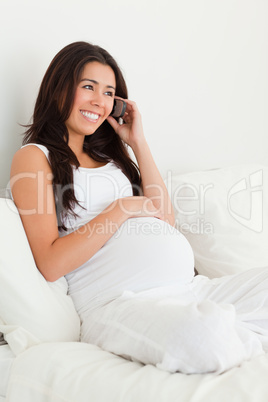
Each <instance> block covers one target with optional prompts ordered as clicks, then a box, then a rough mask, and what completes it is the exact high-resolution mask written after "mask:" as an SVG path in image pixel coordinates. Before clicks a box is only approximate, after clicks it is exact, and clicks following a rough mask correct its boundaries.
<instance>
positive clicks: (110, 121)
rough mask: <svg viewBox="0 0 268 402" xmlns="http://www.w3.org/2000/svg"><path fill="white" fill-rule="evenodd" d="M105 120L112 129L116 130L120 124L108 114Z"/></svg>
mask: <svg viewBox="0 0 268 402" xmlns="http://www.w3.org/2000/svg"><path fill="white" fill-rule="evenodd" d="M107 121H108V123H109V124H110V125H111V126H112V127H113V129H114V131H115V132H117V130H118V128H119V127H120V124H119V123H118V122H117V121H116V120H115V119H114V118H113V117H112V116H108V117H107Z"/></svg>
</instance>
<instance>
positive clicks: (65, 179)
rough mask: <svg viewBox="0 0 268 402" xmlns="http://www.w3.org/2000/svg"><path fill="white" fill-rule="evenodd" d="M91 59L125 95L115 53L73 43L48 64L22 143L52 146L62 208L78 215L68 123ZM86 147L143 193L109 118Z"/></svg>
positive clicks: (74, 160) (75, 161) (75, 162)
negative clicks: (108, 72) (110, 71)
mask: <svg viewBox="0 0 268 402" xmlns="http://www.w3.org/2000/svg"><path fill="white" fill-rule="evenodd" d="M93 61H98V62H99V63H101V64H104V65H108V66H110V67H111V68H112V69H113V71H114V74H115V79H116V93H115V95H117V96H120V97H122V98H125V99H127V97H128V91H127V86H126V83H125V80H124V77H123V75H122V72H121V70H120V68H119V66H118V64H117V63H116V61H115V60H114V59H113V57H112V56H111V55H110V54H109V53H108V52H107V51H106V50H104V49H102V48H101V47H99V46H96V45H92V44H90V43H87V42H74V43H71V44H70V45H68V46H66V47H64V48H63V49H62V50H61V51H60V52H59V53H58V54H57V55H56V56H55V57H54V59H53V60H52V62H51V63H50V65H49V67H48V69H47V71H46V73H45V76H44V78H43V81H42V83H41V86H40V89H39V93H38V96H37V100H36V104H35V108H34V114H33V122H32V124H30V125H28V126H27V127H28V129H27V131H26V133H25V137H24V139H23V144H28V143H37V144H41V145H45V146H46V147H47V149H48V150H49V161H50V164H51V168H52V172H53V185H54V189H55V192H56V193H57V192H58V190H59V189H60V188H62V189H63V188H64V189H65V190H64V192H62V193H61V194H60V197H58V199H60V201H61V202H60V204H61V206H60V208H61V210H62V211H61V212H63V211H65V215H66V214H67V212H69V213H71V214H73V215H76V214H75V213H74V206H75V204H78V201H77V199H76V197H75V193H74V190H73V168H72V165H73V166H75V167H76V168H78V167H79V161H78V159H77V157H76V155H75V154H74V152H73V151H72V150H71V148H70V147H69V146H68V139H69V135H68V130H67V127H66V125H65V121H66V120H67V119H68V117H69V116H70V113H71V110H72V107H73V102H74V96H75V91H76V88H77V85H78V83H79V80H80V78H81V75H82V72H83V69H84V67H85V65H86V64H87V63H90V62H93ZM84 151H85V152H86V153H87V154H88V155H89V156H90V157H91V158H92V159H94V160H95V161H97V162H110V161H111V160H113V161H114V162H115V163H116V165H117V166H118V167H119V168H120V169H121V170H122V172H123V173H124V174H125V175H126V176H127V178H128V179H129V180H130V182H131V183H132V187H133V193H134V195H139V194H140V186H141V178H140V172H139V168H138V166H137V165H136V164H135V163H134V162H133V161H132V160H131V158H130V156H129V154H128V151H127V148H126V146H125V144H124V143H123V141H122V140H121V139H120V137H119V136H118V135H117V134H116V133H115V131H114V129H113V128H112V127H111V125H110V124H109V123H108V122H107V121H105V122H104V123H103V124H102V125H101V126H100V127H99V128H98V129H97V130H96V131H95V133H94V134H91V135H88V136H86V137H85V141H84ZM58 212H59V211H58ZM63 228H64V225H63Z"/></svg>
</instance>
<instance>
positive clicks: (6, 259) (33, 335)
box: [0, 198, 80, 348]
mask: <svg viewBox="0 0 268 402" xmlns="http://www.w3.org/2000/svg"><path fill="white" fill-rule="evenodd" d="M0 222H1V229H0V244H1V252H0V320H2V324H3V323H4V324H6V325H7V328H6V329H3V325H2V329H0V331H2V332H5V333H6V334H7V333H8V334H9V335H8V337H9V339H11V338H12V333H13V334H15V333H18V329H19V331H22V332H23V333H24V336H25V337H26V338H27V336H26V335H25V334H28V335H29V337H28V338H29V346H31V345H32V344H33V340H34V341H35V342H37V341H40V342H53V341H78V340H79V336H80V320H79V316H78V314H77V312H76V310H75V308H74V304H73V302H72V300H71V298H70V296H68V295H67V282H66V279H65V278H61V279H59V280H58V281H56V282H54V283H49V282H47V281H46V280H45V279H44V277H43V276H42V275H41V273H40V272H39V271H38V269H37V268H36V265H35V262H34V259H33V256H32V253H31V250H30V246H29V244H28V240H27V237H26V234H25V232H24V229H23V226H22V222H21V219H20V216H19V214H18V211H17V208H16V207H15V205H14V203H13V201H12V200H9V199H3V198H2V199H0ZM12 328H13V330H11V329H12ZM15 328H16V331H14V329H15ZM8 337H5V339H6V340H7V342H9V340H8V339H7V338H8ZM13 341H14V339H13ZM10 343H11V340H10ZM13 345H14V342H13ZM25 345H27V342H26V343H25ZM18 346H19V345H18ZM14 348H15V346H14ZM24 348H25V347H24Z"/></svg>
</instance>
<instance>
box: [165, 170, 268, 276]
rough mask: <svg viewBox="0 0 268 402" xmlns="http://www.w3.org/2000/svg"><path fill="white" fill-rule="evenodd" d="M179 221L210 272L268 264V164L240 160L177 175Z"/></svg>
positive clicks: (202, 269)
mask: <svg viewBox="0 0 268 402" xmlns="http://www.w3.org/2000/svg"><path fill="white" fill-rule="evenodd" d="M167 184H168V188H169V192H170V195H171V197H172V201H173V205H174V208H175V213H176V225H177V227H178V229H179V230H180V231H181V232H182V233H183V234H184V235H185V236H186V238H187V239H188V241H189V242H190V244H191V246H192V248H193V251H194V254H195V266H196V268H197V270H198V272H199V273H200V274H203V275H206V276H208V277H210V278H213V277H219V276H223V275H228V274H233V273H238V272H242V271H244V270H247V269H250V268H254V267H265V266H267V265H268V167H267V166H260V165H240V166H233V167H228V168H222V169H216V170H208V171H200V172H193V173H187V174H181V175H173V176H172V177H171V180H169V183H167Z"/></svg>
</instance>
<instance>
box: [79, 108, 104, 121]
mask: <svg viewBox="0 0 268 402" xmlns="http://www.w3.org/2000/svg"><path fill="white" fill-rule="evenodd" d="M80 112H81V113H82V115H83V116H85V117H88V118H89V119H91V120H98V118H99V115H98V114H95V113H90V112H85V111H84V110H80Z"/></svg>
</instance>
